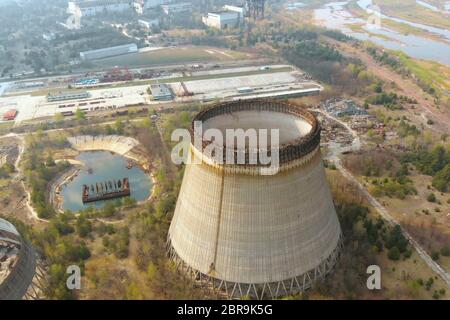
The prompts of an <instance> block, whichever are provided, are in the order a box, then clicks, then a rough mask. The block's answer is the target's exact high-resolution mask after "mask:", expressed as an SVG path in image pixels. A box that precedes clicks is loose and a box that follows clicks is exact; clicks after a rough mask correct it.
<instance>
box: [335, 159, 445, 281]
mask: <svg viewBox="0 0 450 320" xmlns="http://www.w3.org/2000/svg"><path fill="white" fill-rule="evenodd" d="M333 162H334V164H335V165H336V168H337V169H338V170H339V172H341V174H342V175H343V176H344V177H345V178H347V179H348V180H350V181H351V182H352V183H354V184H355V185H356V186H357V187H358V189H359V190H360V191H361V192H362V193H363V194H364V195H365V197H366V198H367V200H369V203H370V204H371V205H372V206H373V207H374V208H375V209H376V210H377V212H378V213H379V214H380V216H381V217H382V218H383V219H384V220H386V221H387V222H389V223H390V224H392V225H399V226H400V228H401V230H402V233H403V235H404V236H405V238H406V239H408V240H409V243H410V244H411V246H412V247H413V248H414V249H415V250H416V251H417V253H418V254H419V256H420V257H421V258H422V260H423V261H425V263H426V264H427V265H428V266H429V267H430V268H431V269H432V270H433V271H434V272H435V273H436V274H438V275H439V276H440V277H441V278H442V280H444V281H445V283H446V284H447V286H448V287H449V288H450V274H449V273H448V272H447V271H446V270H444V269H443V268H442V267H441V266H440V265H439V264H438V263H436V262H435V261H434V260H433V259H431V257H430V256H429V255H428V253H426V251H425V250H424V249H423V248H422V247H421V246H420V244H419V243H418V242H417V241H416V240H414V238H413V237H412V236H411V235H410V234H409V233H408V232H407V231H406V230H405V229H404V228H402V227H401V225H400V223H399V222H398V221H397V220H396V219H395V218H393V217H392V216H391V215H390V214H389V212H388V211H387V210H386V208H385V207H384V206H383V205H381V203H380V202H378V200H377V199H375V198H374V197H373V196H372V195H371V194H370V193H369V192H368V191H367V189H366V188H364V186H363V185H362V184H361V183H360V182H359V181H358V180H357V179H356V178H355V177H354V176H353V175H352V174H351V173H350V172H349V171H348V170H347V169H346V168H344V166H343V165H342V163H341V159H339V158H337V157H336V158H334V159H333Z"/></svg>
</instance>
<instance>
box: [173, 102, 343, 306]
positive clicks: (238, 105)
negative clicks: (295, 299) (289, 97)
mask: <svg viewBox="0 0 450 320" xmlns="http://www.w3.org/2000/svg"><path fill="white" fill-rule="evenodd" d="M194 121H201V122H202V127H203V132H206V131H207V130H208V129H209V128H216V129H219V130H220V132H222V133H223V134H224V135H226V132H227V130H228V129H243V130H247V129H250V128H253V129H256V130H258V129H267V130H268V131H270V130H271V129H278V130H279V144H278V145H272V146H269V148H270V149H269V150H270V152H271V154H272V155H273V154H276V153H278V155H279V156H278V158H279V164H278V170H277V171H272V173H271V174H269V175H267V172H266V171H265V170H266V169H267V164H266V163H264V162H261V161H258V162H257V163H256V164H255V163H254V162H250V161H249V159H252V158H253V156H255V155H256V154H259V152H261V150H260V148H264V147H265V146H264V145H260V144H259V143H258V145H257V148H256V149H255V148H251V147H250V145H249V144H248V142H245V145H244V147H240V148H238V147H233V146H231V147H230V146H226V145H223V144H222V143H220V144H219V142H216V140H213V141H211V140H210V139H211V138H209V139H206V138H204V136H203V135H201V134H199V133H198V132H195V130H194ZM191 129H192V132H194V134H193V136H192V138H191V139H192V140H191V144H190V150H189V156H188V157H189V158H188V160H189V161H188V162H187V164H186V167H185V172H184V177H183V182H182V185H181V189H180V193H179V196H178V200H177V204H176V209H175V213H174V216H173V219H172V222H171V225H170V229H169V233H168V239H167V250H168V255H169V257H170V258H171V259H172V260H173V261H174V262H175V264H176V265H177V268H178V270H182V271H183V272H185V273H186V274H187V275H190V276H192V277H193V278H194V279H195V280H197V281H198V282H199V283H201V284H202V285H203V286H207V287H209V288H212V289H214V290H215V291H216V292H219V293H221V294H224V295H226V296H227V297H229V298H241V297H243V296H247V297H252V298H256V299H267V298H279V297H282V296H285V295H290V294H295V293H298V292H301V291H304V290H305V289H307V288H309V287H311V286H312V285H313V283H314V282H315V281H318V280H321V279H323V278H324V277H325V276H326V275H327V274H328V273H329V272H331V270H332V269H333V267H334V265H335V263H336V261H337V258H338V255H339V252H340V249H341V247H342V234H341V228H340V225H339V221H338V218H337V214H336V211H335V208H334V205H333V199H332V195H331V191H330V189H329V186H328V183H327V180H326V176H325V170H324V166H323V163H322V156H321V152H320V132H321V129H320V125H319V123H318V121H317V119H316V118H315V116H314V115H313V114H311V113H310V112H308V111H306V110H304V109H301V108H299V107H297V106H296V105H293V104H290V103H287V102H281V101H275V100H261V99H257V100H246V101H235V102H225V103H220V104H217V105H215V106H213V107H212V108H209V109H206V110H203V111H201V112H200V113H199V114H198V115H197V116H196V117H195V118H194V119H193V123H192V128H191ZM199 139H200V140H199ZM194 141H201V143H194ZM224 141H226V138H224ZM211 147H213V148H214V149H215V150H222V151H223V155H224V157H226V155H227V154H234V155H237V154H243V155H244V159H245V162H243V163H242V162H241V164H230V163H229V162H224V161H219V160H217V159H218V158H214V157H211V156H210V155H208V154H206V153H205V150H207V149H208V150H211ZM262 150H267V149H262Z"/></svg>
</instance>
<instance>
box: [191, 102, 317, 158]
mask: <svg viewBox="0 0 450 320" xmlns="http://www.w3.org/2000/svg"><path fill="white" fill-rule="evenodd" d="M242 112H255V113H258V112H266V113H267V112H272V113H274V114H280V115H285V116H286V117H291V118H292V119H297V120H299V121H305V123H307V124H308V125H309V126H310V127H309V128H308V129H307V132H304V133H303V134H301V135H299V136H297V137H291V139H284V140H283V139H282V140H280V144H279V146H277V147H276V149H277V151H278V153H279V162H280V164H287V163H289V162H292V161H295V160H298V159H301V158H303V157H305V156H307V155H308V154H310V153H313V152H314V151H316V150H317V149H318V147H319V145H320V132H321V127H320V123H319V122H318V121H317V118H316V117H315V116H314V115H313V114H312V113H311V112H309V111H308V110H306V109H304V108H300V107H298V106H297V105H295V104H293V103H289V102H285V101H279V100H270V99H251V100H245V101H241V100H238V101H230V102H222V103H218V104H215V105H214V106H212V107H209V108H207V109H205V110H202V111H200V112H199V113H198V114H197V115H196V116H195V117H194V119H193V120H192V123H191V147H192V148H194V149H196V150H195V151H197V152H200V153H201V152H202V151H203V150H204V149H205V148H206V147H207V146H208V145H210V144H211V143H215V142H214V141H210V140H207V139H205V138H204V137H203V136H199V135H200V133H198V132H196V130H195V123H196V122H198V121H200V122H202V123H207V122H208V121H210V120H211V119H213V118H219V117H224V116H230V115H232V114H233V115H235V114H238V113H242ZM260 122H261V121H260ZM280 124H281V125H282V123H280ZM265 125H266V123H264V122H262V123H261V127H264V126H265ZM281 125H280V128H278V129H280V130H283V128H281ZM196 139H198V141H201V146H199V145H195V141H196ZM199 147H200V148H201V150H200V149H199ZM217 147H223V148H224V149H225V150H226V149H230V147H227V146H226V144H225V143H224V144H223V146H221V145H217ZM260 150H261V149H257V150H249V149H248V148H246V150H245V159H246V162H245V163H244V164H234V165H235V166H240V165H241V166H242V165H245V166H249V165H250V166H251V165H252V163H250V162H249V161H248V160H249V158H250V157H249V155H250V153H252V152H255V153H256V152H259V151H260ZM271 150H274V149H271ZM238 151H239V150H238V148H237V146H233V149H232V152H234V153H237V152H238ZM269 151H270V150H269ZM223 154H224V157H225V156H226V152H223ZM256 165H259V164H256Z"/></svg>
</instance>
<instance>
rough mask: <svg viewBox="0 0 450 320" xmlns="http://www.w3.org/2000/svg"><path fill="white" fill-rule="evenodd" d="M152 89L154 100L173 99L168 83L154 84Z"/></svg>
mask: <svg viewBox="0 0 450 320" xmlns="http://www.w3.org/2000/svg"><path fill="white" fill-rule="evenodd" d="M150 91H151V92H152V96H153V99H154V100H172V98H173V93H172V90H171V89H170V87H169V86H168V85H167V84H152V85H150Z"/></svg>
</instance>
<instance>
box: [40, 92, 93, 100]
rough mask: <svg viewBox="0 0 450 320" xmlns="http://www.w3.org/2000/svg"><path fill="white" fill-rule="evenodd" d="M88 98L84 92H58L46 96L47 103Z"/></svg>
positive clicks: (87, 94)
mask: <svg viewBox="0 0 450 320" xmlns="http://www.w3.org/2000/svg"><path fill="white" fill-rule="evenodd" d="M86 98H89V93H88V92H86V91H81V92H60V93H57V94H48V95H47V101H48V102H54V101H64V100H76V99H86Z"/></svg>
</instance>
